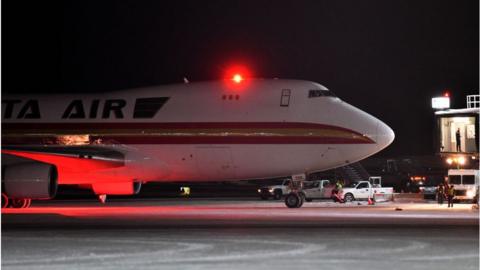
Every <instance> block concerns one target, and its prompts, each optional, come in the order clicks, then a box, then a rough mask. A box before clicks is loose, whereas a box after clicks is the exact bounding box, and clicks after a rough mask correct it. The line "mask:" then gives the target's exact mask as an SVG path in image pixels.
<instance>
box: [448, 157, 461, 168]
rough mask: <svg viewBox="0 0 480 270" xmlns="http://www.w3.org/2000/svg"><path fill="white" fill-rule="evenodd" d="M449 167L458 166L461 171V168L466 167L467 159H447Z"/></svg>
mask: <svg viewBox="0 0 480 270" xmlns="http://www.w3.org/2000/svg"><path fill="white" fill-rule="evenodd" d="M447 163H448V165H452V164H454V163H455V164H456V165H457V169H460V166H463V165H465V163H466V159H465V158H464V157H454V158H447Z"/></svg>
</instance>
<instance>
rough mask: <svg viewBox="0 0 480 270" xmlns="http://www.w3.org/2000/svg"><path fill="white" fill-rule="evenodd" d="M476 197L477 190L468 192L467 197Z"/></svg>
mask: <svg viewBox="0 0 480 270" xmlns="http://www.w3.org/2000/svg"><path fill="white" fill-rule="evenodd" d="M474 196H475V190H471V189H470V190H467V197H468V198H473V197H474Z"/></svg>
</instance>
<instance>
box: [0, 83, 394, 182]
mask: <svg viewBox="0 0 480 270" xmlns="http://www.w3.org/2000/svg"><path fill="white" fill-rule="evenodd" d="M311 90H315V91H323V92H318V93H321V94H322V95H323V94H325V93H328V90H327V89H326V88H324V87H323V86H321V85H319V84H316V83H313V82H308V81H294V80H260V79H258V80H257V79H256V80H245V81H243V82H241V84H239V85H236V84H234V83H232V82H225V81H220V82H204V83H191V84H181V85H170V86H161V87H149V88H141V89H134V90H125V91H116V92H109V93H106V94H101V95H93V94H89V95H86V94H78V95H54V96H52V95H49V96H47V95H45V96H21V97H20V96H17V97H16V96H10V97H4V104H3V110H2V122H3V125H4V126H3V131H2V142H3V145H10V146H12V145H13V146H15V145H22V146H25V145H42V146H45V147H49V146H50V145H56V146H58V145H64V146H65V147H69V146H72V145H76V146H78V145H89V146H94V147H102V148H110V149H115V150H117V151H120V152H122V153H123V154H124V155H125V166H124V167H123V168H120V169H116V171H115V172H111V173H116V174H122V175H124V176H127V178H130V179H132V180H140V181H145V182H147V181H201V180H212V181H216V180H235V179H253V178H267V177H277V176H287V175H292V174H295V173H301V172H312V171H320V170H326V169H330V168H335V167H339V166H343V165H346V164H348V163H353V162H356V161H358V160H361V159H363V158H366V157H368V156H370V155H372V154H374V153H377V152H378V151H380V150H382V149H383V148H385V147H386V146H388V145H389V144H390V143H391V142H392V141H393V138H394V134H393V131H392V130H391V129H390V128H389V127H388V126H387V125H385V124H384V123H382V122H381V121H380V120H378V119H376V118H375V117H373V116H371V115H369V114H367V113H365V112H363V111H361V110H359V109H357V108H355V107H353V106H351V105H349V104H347V103H346V102H344V101H342V100H340V99H339V98H337V97H334V96H331V95H325V96H312V94H311ZM309 95H310V97H309ZM5 100H7V101H5ZM29 100H34V102H33V103H30V104H29V105H26V103H28V101H29ZM139 100H140V101H139ZM35 102H36V103H37V104H38V113H39V115H37V111H36V109H37V108H35V106H36V105H35V104H34V103H35ZM138 103H141V104H138ZM136 104H137V105H136ZM25 106H26V107H25ZM156 109H158V110H156ZM134 116H135V117H134ZM103 173H106V172H103ZM85 174H88V173H87V172H85ZM89 177H95V176H89ZM82 181H83V182H85V181H87V182H88V177H85V175H82V174H79V175H69V176H68V177H67V176H64V177H62V176H59V183H60V184H68V183H75V184H81V183H83V182H82ZM87 182H86V183H87Z"/></svg>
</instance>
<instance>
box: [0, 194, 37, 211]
mask: <svg viewBox="0 0 480 270" xmlns="http://www.w3.org/2000/svg"><path fill="white" fill-rule="evenodd" d="M31 204H32V199H29V198H20V199H17V198H14V199H12V198H8V196H7V194H5V193H2V208H7V207H11V208H28V207H30V205H31Z"/></svg>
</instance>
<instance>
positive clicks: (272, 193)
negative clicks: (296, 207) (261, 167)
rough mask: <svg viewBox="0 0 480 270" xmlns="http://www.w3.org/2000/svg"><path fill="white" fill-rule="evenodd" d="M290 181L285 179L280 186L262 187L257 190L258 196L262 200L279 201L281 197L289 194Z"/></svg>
mask: <svg viewBox="0 0 480 270" xmlns="http://www.w3.org/2000/svg"><path fill="white" fill-rule="evenodd" d="M290 181H292V180H290V179H288V178H286V179H284V180H283V182H282V183H281V184H280V185H273V186H263V187H261V188H259V189H258V195H260V198H261V199H262V200H268V198H270V197H272V198H273V199H275V200H280V199H281V198H282V196H283V195H287V194H288V193H289V192H290Z"/></svg>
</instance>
